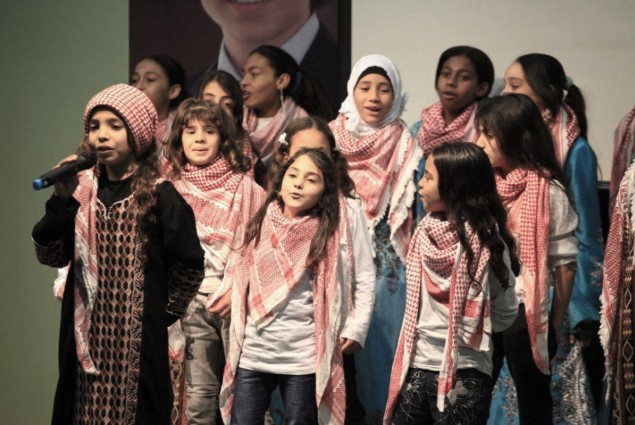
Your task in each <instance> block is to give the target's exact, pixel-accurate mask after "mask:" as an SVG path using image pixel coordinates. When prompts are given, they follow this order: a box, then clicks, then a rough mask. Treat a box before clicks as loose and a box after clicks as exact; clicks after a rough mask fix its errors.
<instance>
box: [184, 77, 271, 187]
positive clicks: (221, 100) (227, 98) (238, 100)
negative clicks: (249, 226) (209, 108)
mask: <svg viewBox="0 0 635 425" xmlns="http://www.w3.org/2000/svg"><path fill="white" fill-rule="evenodd" d="M195 97H196V98H197V99H199V100H206V101H208V102H210V103H216V104H218V105H220V107H221V108H222V109H223V110H224V111H225V113H227V115H229V116H230V117H231V118H232V120H233V121H234V124H235V126H236V139H237V141H238V144H239V146H240V148H241V149H242V152H243V154H244V155H245V156H246V157H247V158H249V160H250V161H251V164H252V167H251V168H250V169H249V171H247V175H248V176H250V177H254V166H255V164H256V161H255V159H256V158H255V156H254V150H253V148H252V147H251V140H249V135H248V134H247V132H246V131H245V129H244V128H243V127H242V122H243V95H242V92H241V89H240V84H239V83H238V81H236V79H235V78H234V77H233V76H232V75H231V74H229V73H228V72H225V71H210V72H208V73H206V74H203V76H202V77H201V79H200V80H199V82H198V88H197V90H196V95H195ZM260 174H262V173H260Z"/></svg>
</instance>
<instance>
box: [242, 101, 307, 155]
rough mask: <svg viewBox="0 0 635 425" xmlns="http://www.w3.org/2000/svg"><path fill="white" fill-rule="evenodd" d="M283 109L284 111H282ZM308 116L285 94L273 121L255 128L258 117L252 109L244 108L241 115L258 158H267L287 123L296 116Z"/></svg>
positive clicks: (273, 149)
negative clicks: (282, 103)
mask: <svg viewBox="0 0 635 425" xmlns="http://www.w3.org/2000/svg"><path fill="white" fill-rule="evenodd" d="M283 110H284V112H283ZM306 116H308V114H307V112H306V111H305V110H304V109H302V107H301V106H300V105H298V104H296V103H295V101H294V100H293V99H292V98H291V96H287V98H286V99H285V101H284V107H282V108H280V109H279V110H278V112H277V113H276V115H275V116H274V117H273V121H272V122H271V123H269V125H267V126H266V127H263V128H261V129H259V130H256V126H257V125H258V117H257V116H256V114H255V112H254V111H253V110H252V109H247V108H245V110H244V116H243V128H244V129H245V130H246V131H247V133H248V134H249V138H250V139H251V143H252V146H253V148H254V150H255V151H256V153H257V154H258V156H259V157H260V159H262V160H263V161H266V160H268V159H269V158H270V157H271V155H273V152H274V151H275V149H276V141H277V140H278V136H280V135H281V134H282V132H284V129H285V128H287V125H288V124H289V123H290V122H291V121H293V120H294V119H296V118H302V117H306Z"/></svg>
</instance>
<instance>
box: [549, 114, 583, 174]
mask: <svg viewBox="0 0 635 425" xmlns="http://www.w3.org/2000/svg"><path fill="white" fill-rule="evenodd" d="M542 119H543V120H544V121H545V123H546V124H547V126H548V127H549V130H551V136H552V137H553V147H554V149H555V151H556V159H557V160H558V164H560V167H562V168H564V164H565V162H566V161H567V155H568V153H569V149H570V148H571V145H573V142H575V139H577V138H578V136H580V126H579V125H578V118H577V117H576V116H575V113H574V112H573V109H571V107H570V106H569V105H567V104H563V106H561V107H560V110H559V111H558V115H556V117H555V118H554V117H553V116H552V115H551V111H549V110H548V109H545V110H544V111H543V113H542Z"/></svg>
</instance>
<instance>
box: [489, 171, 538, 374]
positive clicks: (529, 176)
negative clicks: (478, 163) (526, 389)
mask: <svg viewBox="0 0 635 425" xmlns="http://www.w3.org/2000/svg"><path fill="white" fill-rule="evenodd" d="M494 171H495V177H496V188H497V189H498V193H499V195H500V197H501V200H502V201H503V204H504V205H505V207H506V208H507V211H508V214H509V220H508V222H507V223H508V227H509V230H510V231H511V233H512V234H513V235H515V237H516V239H517V242H518V249H519V253H520V260H521V263H522V267H521V270H520V278H521V280H522V285H523V289H524V294H525V316H526V318H527V328H528V330H529V340H530V341H531V349H532V354H533V358H534V362H535V363H536V366H537V367H538V369H540V370H541V371H542V373H544V374H545V375H549V374H550V371H549V351H548V346H547V333H548V328H549V287H548V286H549V285H548V281H547V278H548V273H549V269H548V266H547V259H548V246H549V223H550V207H549V184H550V182H549V180H548V179H546V178H545V177H543V176H541V175H540V173H539V172H537V171H533V170H526V169H521V168H517V169H515V170H513V171H511V172H510V173H509V174H507V176H506V177H505V178H503V176H502V175H501V173H500V170H498V169H495V170H494Z"/></svg>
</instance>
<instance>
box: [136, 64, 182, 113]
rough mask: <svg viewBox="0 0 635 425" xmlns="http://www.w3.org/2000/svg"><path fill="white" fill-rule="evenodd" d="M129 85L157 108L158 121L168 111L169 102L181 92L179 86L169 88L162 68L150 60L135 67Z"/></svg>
mask: <svg viewBox="0 0 635 425" xmlns="http://www.w3.org/2000/svg"><path fill="white" fill-rule="evenodd" d="M130 85H131V86H132V87H134V88H137V89H139V90H141V91H142V92H144V93H145V94H146V96H148V97H149V98H150V100H151V101H152V104H153V105H154V107H155V108H157V112H158V113H159V119H164V118H165V117H166V116H167V113H168V112H169V109H170V100H172V99H175V98H176V97H177V96H178V95H179V93H180V92H181V86H179V85H178V84H175V85H173V86H170V82H169V80H168V76H167V75H166V74H165V71H163V68H161V67H160V66H159V64H158V63H156V62H155V61H153V60H152V59H144V60H142V61H141V62H139V63H138V64H137V66H135V69H134V72H133V73H132V77H131V78H130Z"/></svg>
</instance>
